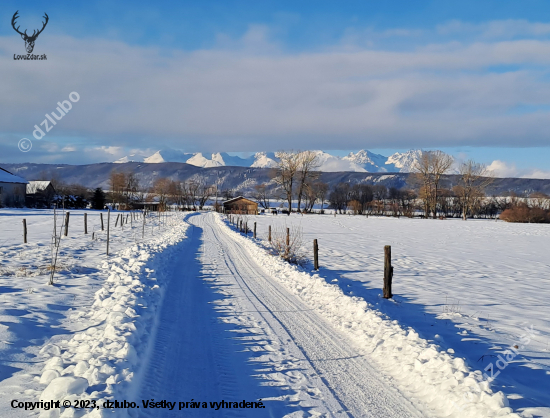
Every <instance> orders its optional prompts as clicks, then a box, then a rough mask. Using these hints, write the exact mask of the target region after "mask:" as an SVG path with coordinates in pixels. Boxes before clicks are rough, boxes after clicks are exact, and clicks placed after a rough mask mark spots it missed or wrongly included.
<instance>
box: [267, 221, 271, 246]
mask: <svg viewBox="0 0 550 418" xmlns="http://www.w3.org/2000/svg"><path fill="white" fill-rule="evenodd" d="M268 231H269V232H268V234H267V239H268V241H269V242H271V225H269V229H268Z"/></svg>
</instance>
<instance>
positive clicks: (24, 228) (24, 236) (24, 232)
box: [23, 219, 27, 244]
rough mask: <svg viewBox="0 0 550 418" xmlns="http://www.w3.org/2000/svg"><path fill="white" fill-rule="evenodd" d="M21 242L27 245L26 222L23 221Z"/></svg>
mask: <svg viewBox="0 0 550 418" xmlns="http://www.w3.org/2000/svg"><path fill="white" fill-rule="evenodd" d="M23 242H24V243H25V244H26V243H27V220H26V219H23Z"/></svg>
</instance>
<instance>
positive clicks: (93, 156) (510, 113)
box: [0, 0, 550, 176]
mask: <svg viewBox="0 0 550 418" xmlns="http://www.w3.org/2000/svg"><path fill="white" fill-rule="evenodd" d="M16 10H19V15H20V17H19V19H18V24H19V25H21V28H29V29H30V30H31V31H32V29H34V28H39V27H41V21H42V16H43V13H44V12H46V13H48V15H49V17H50V22H49V23H48V26H47V28H46V29H45V31H44V32H43V33H42V34H41V35H40V36H39V38H38V39H37V41H36V46H35V51H34V52H35V53H37V54H38V53H46V54H47V55H48V60H47V61H44V62H39V61H15V60H14V59H13V56H14V54H23V53H24V48H23V46H24V45H23V41H22V40H21V39H20V37H19V36H18V35H17V34H16V33H15V31H14V30H13V29H12V27H11V25H10V21H11V17H12V15H13V13H14V12H15V11H16ZM0 19H1V21H2V22H4V24H3V25H0V57H1V61H0V62H2V64H1V65H2V67H1V68H2V73H3V79H4V83H5V86H4V88H3V90H4V91H3V94H2V95H0V107H1V114H0V127H1V128H0V162H7V161H33V162H74V163H87V162H94V161H109V160H111V161H112V160H114V159H116V158H119V157H121V156H123V155H127V154H128V153H130V152H135V151H139V152H144V153H146V152H149V151H150V150H152V151H153V152H154V150H156V149H158V148H163V147H172V148H179V149H182V150H185V151H189V152H193V151H204V152H210V151H226V152H253V151H262V150H265V151H274V150H278V149H283V148H300V149H306V148H309V149H324V150H338V152H339V153H340V154H343V153H347V152H348V151H350V150H358V149H361V148H366V149H370V150H372V151H374V152H380V153H383V154H385V155H388V154H391V153H392V152H394V151H401V150H407V149H411V148H424V149H433V148H439V149H443V150H446V151H448V152H451V153H452V154H453V155H455V156H460V157H464V156H468V157H470V158H474V159H477V160H479V161H482V162H485V163H487V164H491V163H492V162H493V161H495V160H499V162H500V163H501V164H500V166H499V167H500V168H501V169H503V170H508V171H507V173H512V174H514V173H515V174H516V175H533V173H537V175H539V176H541V175H544V176H546V175H547V174H548V176H550V158H548V157H550V152H549V151H550V148H549V146H550V143H549V141H548V133H547V132H550V118H549V117H550V77H549V76H550V72H549V69H550V67H549V66H550V3H549V2H547V1H545V2H543V1H538V0H537V1H533V0H523V1H502V0H501V1H461V2H456V1H441V0H438V1H384V2H382V1H365V0H363V1H345V2H334V1H298V2H297V1H262V2H256V1H254V2H252V1H227V0H226V1H202V2H195V1H194V2H191V1H180V2H172V1H170V2H168V1H155V2H136V1H133V2H129V1H119V2H109V1H88V2H57V3H52V2H39V1H27V2H25V3H21V2H15V1H4V2H2V5H0ZM72 91H78V92H79V94H80V96H81V97H82V99H81V100H80V101H79V102H78V103H75V106H74V108H73V109H72V110H71V112H70V113H68V114H67V115H66V116H65V117H64V118H63V119H62V121H60V122H59V123H58V125H56V126H55V128H54V129H52V131H51V132H49V133H48V134H47V135H46V136H45V137H44V138H43V139H41V140H35V139H34V138H33V137H32V131H33V129H34V128H33V127H34V125H35V124H39V123H40V122H41V121H42V120H43V119H44V115H45V114H46V113H50V112H52V111H54V110H55V108H56V106H57V102H58V101H62V100H67V97H68V95H69V93H70V92H72ZM22 137H26V138H30V139H31V140H32V141H33V149H32V150H31V151H29V152H28V153H21V152H20V151H19V150H18V149H17V143H18V141H19V139H20V138H22ZM541 173H542V174H541Z"/></svg>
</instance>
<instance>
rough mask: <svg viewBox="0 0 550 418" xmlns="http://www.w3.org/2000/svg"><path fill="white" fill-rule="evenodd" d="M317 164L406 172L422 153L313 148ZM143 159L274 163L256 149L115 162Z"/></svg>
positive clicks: (170, 152)
mask: <svg viewBox="0 0 550 418" xmlns="http://www.w3.org/2000/svg"><path fill="white" fill-rule="evenodd" d="M313 152H315V153H317V156H318V159H319V162H320V167H319V171H323V172H329V173H330V172H341V171H351V172H360V173H367V172H368V173H408V172H410V171H411V168H412V165H413V164H414V162H415V161H416V160H417V159H418V158H419V157H420V156H421V155H422V151H421V150H410V151H407V152H402V153H399V152H398V153H395V154H393V155H391V156H390V157H386V156H384V155H381V154H375V153H373V152H370V151H368V150H360V151H358V152H357V153H353V152H350V153H349V154H348V155H347V156H345V157H338V156H335V155H331V154H329V153H327V152H324V151H319V150H315V151H313ZM128 162H144V163H148V164H160V163H187V164H191V165H194V166H195V167H201V168H212V167H225V166H233V167H252V168H272V167H275V166H276V165H277V157H276V156H275V153H273V152H257V153H255V154H254V155H252V156H250V157H248V158H242V157H239V156H233V155H229V154H228V153H226V152H221V153H220V152H217V153H213V154H210V156H208V155H207V154H203V153H201V152H197V153H185V152H183V151H179V150H175V149H171V148H164V149H161V150H158V151H157V152H155V153H154V154H152V155H150V156H147V157H143V158H138V157H137V156H136V155H130V156H126V157H123V158H121V159H119V160H117V161H115V163H128Z"/></svg>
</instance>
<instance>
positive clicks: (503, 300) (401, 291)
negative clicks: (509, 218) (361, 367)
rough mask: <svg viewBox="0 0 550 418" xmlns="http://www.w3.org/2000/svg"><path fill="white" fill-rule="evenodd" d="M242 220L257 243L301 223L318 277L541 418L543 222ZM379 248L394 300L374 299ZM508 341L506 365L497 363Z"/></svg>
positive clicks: (547, 318)
mask: <svg viewBox="0 0 550 418" xmlns="http://www.w3.org/2000/svg"><path fill="white" fill-rule="evenodd" d="M246 218H247V220H248V224H249V227H251V226H252V225H253V223H254V222H257V230H258V239H259V240H260V241H262V243H263V245H266V240H267V228H268V225H272V228H273V229H275V228H276V227H277V226H279V227H281V226H283V227H284V226H289V227H292V226H298V227H300V228H301V230H302V231H303V242H304V251H305V253H306V255H307V256H308V257H309V258H310V259H312V241H313V239H314V238H316V239H318V242H319V248H320V250H319V254H320V255H319V257H320V266H321V268H320V272H319V275H320V276H321V277H323V278H324V279H325V280H327V281H328V282H331V283H334V284H337V285H338V286H339V287H340V288H341V289H342V290H343V291H344V292H345V294H347V295H353V296H358V297H360V298H363V299H364V300H366V301H367V302H369V303H370V304H371V306H372V307H374V308H375V309H376V310H377V311H379V312H381V313H383V314H385V315H387V317H388V318H390V319H394V320H397V321H398V323H399V324H400V325H401V326H402V327H404V328H407V327H412V328H414V329H415V330H416V331H417V332H418V333H419V334H420V337H422V338H425V339H427V340H428V341H432V342H434V343H435V344H437V345H438V346H439V347H440V348H441V349H443V350H450V352H454V356H455V357H458V358H464V359H465V360H466V364H467V365H468V366H469V367H470V368H471V369H473V370H476V369H477V370H481V371H483V372H484V373H486V374H487V375H489V376H490V375H491V370H492V372H493V373H492V374H493V375H494V376H496V377H495V379H494V381H493V382H492V384H491V386H492V388H493V390H495V391H503V393H504V394H505V395H506V396H507V398H508V400H509V403H510V406H511V407H512V408H513V409H514V410H515V411H520V412H523V413H524V416H531V415H530V414H534V415H533V416H550V391H549V390H548V388H549V387H550V309H548V296H549V295H550V258H548V248H549V243H550V227H549V226H547V225H540V224H539V225H537V224H525V225H521V224H508V223H504V222H500V221H499V222H495V221H481V220H480V221H473V220H470V221H466V222H464V221H461V220H443V221H442V220H421V219H406V218H401V219H396V218H376V217H369V218H366V217H364V216H348V215H338V216H336V217H334V216H332V215H331V216H329V215H324V216H322V215H321V216H320V215H305V216H301V215H296V214H293V215H291V216H290V217H288V216H284V215H278V216H271V215H259V216H246ZM384 245H391V246H392V264H393V266H394V279H393V293H394V300H393V301H387V300H384V299H382V298H381V288H382V281H383V280H382V278H383V258H384ZM311 269H312V265H311V263H309V264H308V265H307V266H306V270H308V271H311ZM522 336H523V338H524V339H523V340H522V339H521V338H522ZM527 339H528V340H527ZM516 345H517V346H518V348H517V349H516V350H517V351H518V353H517V354H515V353H513V356H512V357H513V359H512V358H508V360H509V361H508V362H506V363H508V364H506V363H504V362H502V361H500V360H499V357H498V355H499V354H501V355H502V353H503V352H504V351H505V350H507V349H509V348H510V347H513V346H516ZM504 358H505V360H506V356H505V355H504ZM491 364H492V366H491ZM500 366H502V367H500ZM484 369H486V371H484ZM484 380H487V379H484Z"/></svg>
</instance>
